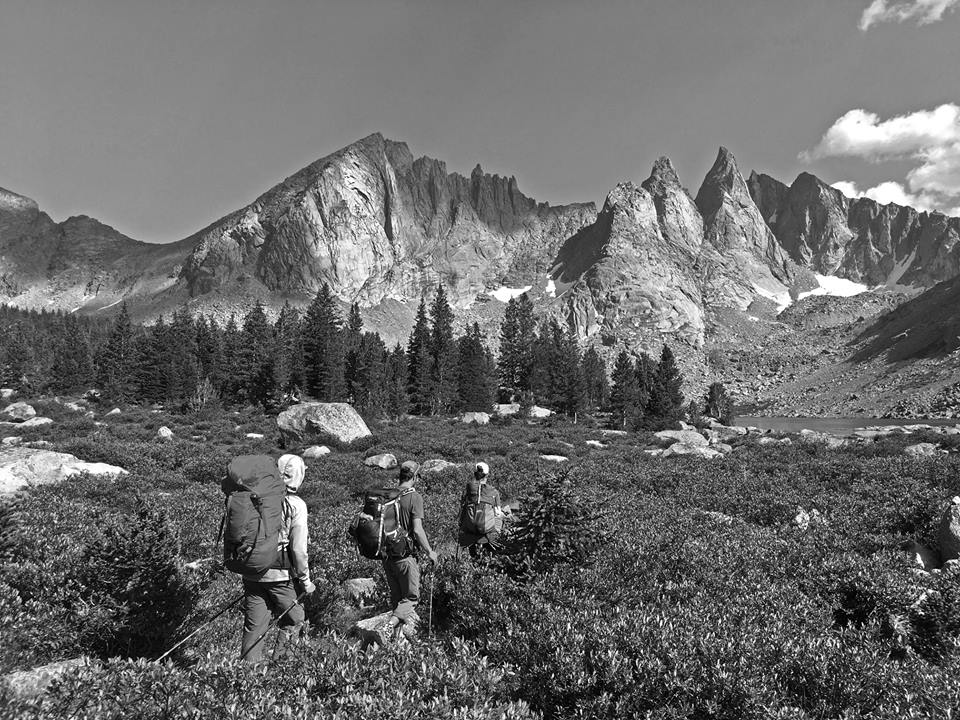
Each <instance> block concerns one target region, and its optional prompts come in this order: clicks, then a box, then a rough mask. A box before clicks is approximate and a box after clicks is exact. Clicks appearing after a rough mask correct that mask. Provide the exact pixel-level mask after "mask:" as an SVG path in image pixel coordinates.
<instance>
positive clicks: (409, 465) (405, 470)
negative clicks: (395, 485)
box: [399, 460, 420, 482]
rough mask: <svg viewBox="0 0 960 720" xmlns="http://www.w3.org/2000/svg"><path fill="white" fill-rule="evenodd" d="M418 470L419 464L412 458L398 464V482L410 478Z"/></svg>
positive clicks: (415, 474)
mask: <svg viewBox="0 0 960 720" xmlns="http://www.w3.org/2000/svg"><path fill="white" fill-rule="evenodd" d="M419 472H420V464H419V463H417V462H414V461H413V460H407V461H406V462H405V463H404V464H403V465H401V466H400V476H399V477H400V482H404V481H405V480H411V479H413V478H415V477H416V476H417V474H418V473H419Z"/></svg>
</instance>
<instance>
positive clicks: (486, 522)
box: [460, 483, 497, 536]
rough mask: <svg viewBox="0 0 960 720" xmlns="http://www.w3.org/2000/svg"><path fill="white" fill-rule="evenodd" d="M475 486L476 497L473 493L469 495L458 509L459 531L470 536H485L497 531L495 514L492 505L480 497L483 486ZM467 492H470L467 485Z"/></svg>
mask: <svg viewBox="0 0 960 720" xmlns="http://www.w3.org/2000/svg"><path fill="white" fill-rule="evenodd" d="M476 485H477V497H476V498H474V497H473V493H470V496H469V497H468V498H466V502H465V503H464V505H463V507H462V508H460V530H461V531H463V532H466V533H470V534H471V535H480V536H485V535H487V534H488V533H490V532H493V531H494V530H496V529H497V514H496V512H495V511H494V509H493V504H492V503H491V502H489V501H488V500H484V499H483V498H482V496H481V493H482V491H483V484H481V483H476ZM467 491H468V492H469V491H470V487H469V485H468V487H467Z"/></svg>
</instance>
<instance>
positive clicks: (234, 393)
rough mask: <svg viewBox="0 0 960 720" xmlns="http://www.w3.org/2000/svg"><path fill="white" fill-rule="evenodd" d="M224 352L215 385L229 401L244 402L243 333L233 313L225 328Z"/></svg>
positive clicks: (222, 346)
mask: <svg viewBox="0 0 960 720" xmlns="http://www.w3.org/2000/svg"><path fill="white" fill-rule="evenodd" d="M220 346H221V349H222V354H221V358H220V363H219V365H218V371H217V377H216V379H215V380H214V385H215V386H216V388H217V391H218V392H219V393H220V396H221V397H222V398H223V399H224V400H225V401H227V402H230V403H239V402H242V400H243V398H242V392H241V391H242V387H243V385H242V383H243V352H244V351H243V335H242V334H241V332H240V328H239V327H237V318H236V317H235V316H234V315H233V314H231V315H230V317H229V319H228V320H227V324H226V325H225V326H224V328H223V333H222V339H221V343H220Z"/></svg>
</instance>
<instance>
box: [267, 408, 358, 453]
mask: <svg viewBox="0 0 960 720" xmlns="http://www.w3.org/2000/svg"><path fill="white" fill-rule="evenodd" d="M277 428H278V429H279V430H280V436H281V437H282V438H283V441H284V443H285V444H286V445H288V446H289V445H302V444H303V443H304V441H305V440H307V439H308V438H310V437H313V436H321V437H330V438H333V439H335V440H336V441H337V442H341V443H349V442H353V441H354V440H360V439H362V438H366V437H370V434H371V433H370V428H368V427H367V424H366V423H365V422H364V421H363V418H362V417H360V414H359V413H358V412H357V411H356V410H354V409H353V406H352V405H350V404H349V403H322V402H307V403H300V404H299V405H293V406H291V407H289V408H287V409H286V410H284V411H283V412H282V413H280V414H279V415H278V416H277Z"/></svg>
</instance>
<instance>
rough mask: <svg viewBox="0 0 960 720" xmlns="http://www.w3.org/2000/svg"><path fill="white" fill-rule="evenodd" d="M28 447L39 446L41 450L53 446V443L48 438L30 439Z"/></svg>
mask: <svg viewBox="0 0 960 720" xmlns="http://www.w3.org/2000/svg"><path fill="white" fill-rule="evenodd" d="M25 444H26V445H27V446H28V447H32V448H38V449H40V450H45V449H46V448H49V447H53V443H52V442H49V441H48V440H30V441H28V442H27V443H25Z"/></svg>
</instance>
